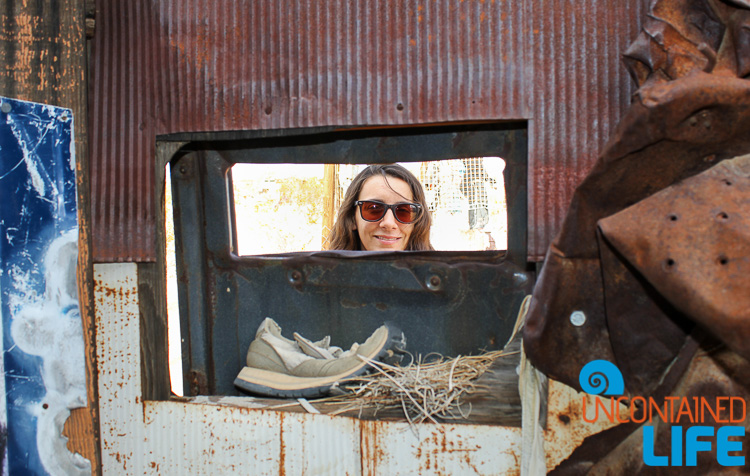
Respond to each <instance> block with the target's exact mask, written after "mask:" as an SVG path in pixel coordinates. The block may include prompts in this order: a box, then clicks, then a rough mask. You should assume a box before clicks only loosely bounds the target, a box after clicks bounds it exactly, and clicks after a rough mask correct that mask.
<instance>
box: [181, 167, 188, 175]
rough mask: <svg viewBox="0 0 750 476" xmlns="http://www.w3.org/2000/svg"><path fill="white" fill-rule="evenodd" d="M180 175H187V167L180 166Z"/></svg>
mask: <svg viewBox="0 0 750 476" xmlns="http://www.w3.org/2000/svg"><path fill="white" fill-rule="evenodd" d="M180 173H181V174H184V173H187V167H185V166H184V165H180Z"/></svg>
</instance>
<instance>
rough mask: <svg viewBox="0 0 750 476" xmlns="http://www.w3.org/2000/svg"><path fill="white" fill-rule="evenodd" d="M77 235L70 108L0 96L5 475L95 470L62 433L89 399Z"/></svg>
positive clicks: (0, 405) (0, 404) (0, 412)
mask: <svg viewBox="0 0 750 476" xmlns="http://www.w3.org/2000/svg"><path fill="white" fill-rule="evenodd" d="M77 241H78V225H77V216H76V188H75V150H74V143H73V115H72V113H71V111H70V110H68V109H63V108H59V107H53V106H47V105H42V104H35V103H29V102H24V101H17V100H12V99H7V98H0V289H1V290H2V293H0V299H1V300H2V338H3V350H4V352H3V359H1V360H0V364H2V366H3V373H4V377H5V378H4V381H3V382H2V383H1V384H0V385H3V386H4V387H5V388H4V390H5V391H4V392H1V394H2V395H3V396H4V399H5V400H4V401H2V400H0V425H2V428H1V429H0V431H2V432H3V433H4V435H5V437H6V441H7V445H3V446H5V448H3V450H4V452H3V453H4V456H3V466H2V467H3V474H40V475H41V474H89V473H90V471H91V470H90V464H89V462H88V461H87V460H86V459H84V458H82V457H81V456H80V455H77V454H72V453H70V452H69V451H68V450H67V448H66V446H65V442H66V441H65V439H64V438H63V437H62V436H61V432H62V426H63V424H64V422H65V419H66V418H67V416H68V414H69V412H70V409H72V408H76V407H81V406H84V405H85V402H86V384H85V383H86V382H85V361H84V351H83V334H82V326H81V319H80V313H79V307H78V296H77V287H76V276H75V271H76V260H77ZM0 390H3V388H0ZM2 398H3V397H2V396H0V399H2Z"/></svg>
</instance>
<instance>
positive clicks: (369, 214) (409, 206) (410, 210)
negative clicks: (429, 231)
mask: <svg viewBox="0 0 750 476" xmlns="http://www.w3.org/2000/svg"><path fill="white" fill-rule="evenodd" d="M355 205H359V214H360V216H361V217H362V219H363V220H364V221H380V220H382V219H383V217H384V216H385V214H386V213H387V212H388V210H391V211H392V212H393V216H394V217H396V220H398V221H399V222H401V223H403V224H404V225H408V224H410V223H414V222H415V221H416V220H417V218H419V215H420V213H421V212H422V205H420V204H418V203H409V202H401V203H394V204H393V205H388V204H386V203H383V202H379V201H377V200H358V201H357V202H355Z"/></svg>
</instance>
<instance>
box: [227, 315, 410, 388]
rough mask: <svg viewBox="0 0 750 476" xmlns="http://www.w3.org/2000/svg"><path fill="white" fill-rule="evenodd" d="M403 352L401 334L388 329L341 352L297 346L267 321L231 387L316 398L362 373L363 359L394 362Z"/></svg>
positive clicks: (305, 343) (322, 345) (304, 343)
mask: <svg viewBox="0 0 750 476" xmlns="http://www.w3.org/2000/svg"><path fill="white" fill-rule="evenodd" d="M300 342H301V344H300ZM405 346H406V339H405V337H404V335H403V333H402V332H401V331H399V330H397V329H396V328H395V327H394V326H392V325H391V324H385V325H383V326H381V327H379V328H378V329H376V330H375V332H373V334H372V335H371V336H370V337H369V338H368V339H367V340H366V341H365V342H364V343H362V344H354V345H352V347H351V349H349V350H348V351H346V352H342V351H341V349H339V348H334V347H332V346H330V345H329V340H328V339H323V340H321V341H319V342H315V343H314V342H311V341H309V340H307V339H305V338H304V337H302V336H299V334H297V335H296V336H295V340H290V339H287V338H285V337H283V336H282V335H281V328H280V327H279V325H278V324H277V323H276V322H274V321H273V320H272V319H270V318H266V319H265V320H264V321H263V323H261V325H260V327H259V328H258V332H257V333H256V336H255V340H253V342H252V343H250V348H249V349H248V351H247V365H246V366H245V367H244V368H243V369H242V370H241V371H240V373H239V375H237V378H236V379H235V381H234V385H235V386H237V387H238V388H240V389H242V390H244V391H247V392H250V393H254V394H259V395H264V396H270V397H284V398H300V397H302V398H315V397H320V396H323V395H326V394H328V393H329V392H330V390H331V389H332V388H333V387H337V386H338V385H339V384H340V383H342V382H343V381H345V380H346V379H349V378H352V377H355V376H358V375H361V374H363V373H364V372H366V371H367V370H368V369H369V366H368V364H367V363H366V362H365V361H363V360H362V358H361V357H364V358H366V359H371V360H383V359H388V360H390V361H393V359H394V357H395V356H401V355H403V352H404V348H405ZM310 354H312V355H310ZM360 356H361V357H360Z"/></svg>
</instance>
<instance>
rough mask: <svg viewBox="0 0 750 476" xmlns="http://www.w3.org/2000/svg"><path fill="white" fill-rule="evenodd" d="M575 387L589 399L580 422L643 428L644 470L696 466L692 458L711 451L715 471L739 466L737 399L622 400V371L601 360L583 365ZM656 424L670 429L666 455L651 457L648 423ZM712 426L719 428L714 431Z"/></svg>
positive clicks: (740, 407)
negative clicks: (590, 403) (590, 406)
mask: <svg viewBox="0 0 750 476" xmlns="http://www.w3.org/2000/svg"><path fill="white" fill-rule="evenodd" d="M578 382H579V383H580V384H581V388H582V389H583V391H584V392H586V393H588V394H591V395H594V396H595V397H594V402H595V403H594V409H593V411H589V412H588V413H587V410H586V406H587V400H588V398H587V397H586V396H585V395H584V396H583V419H584V421H586V422H588V423H593V422H596V421H597V420H598V419H599V417H600V416H601V417H603V418H607V419H608V420H609V421H610V422H611V423H615V422H617V423H627V422H631V421H632V422H634V423H644V426H643V462H644V464H646V465H647V466H697V465H698V454H699V453H701V452H707V453H712V452H713V450H714V448H715V449H716V460H717V462H718V463H719V464H720V465H721V466H744V465H745V457H744V456H742V455H741V453H742V451H743V449H742V441H741V440H739V439H738V438H742V437H744V436H745V427H744V425H742V423H744V421H745V417H746V414H747V405H746V402H745V400H744V399H743V398H741V397H726V396H718V397H672V396H669V397H665V398H664V399H663V400H657V399H654V398H653V397H648V398H647V397H642V396H635V397H630V398H628V397H625V396H622V395H623V393H625V382H624V380H623V378H622V372H620V369H618V368H617V366H616V365H615V364H613V363H612V362H609V361H607V360H594V361H592V362H589V363H588V364H586V365H585V366H584V367H583V369H581V372H580V374H579V375H578ZM600 395H602V396H607V397H609V398H608V399H606V398H602V397H600ZM607 400H608V401H607ZM591 413H593V418H590V414H591ZM659 420H661V421H662V422H664V423H666V424H668V425H670V427H671V428H670V432H671V433H670V440H669V441H670V451H669V454H668V455H661V454H660V455H657V454H656V448H655V435H654V424H655V423H656V422H658V421H659ZM706 422H708V423H706ZM716 423H719V424H722V425H724V426H720V427H718V428H717V427H716ZM732 424H735V425H732ZM737 424H739V425H737Z"/></svg>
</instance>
